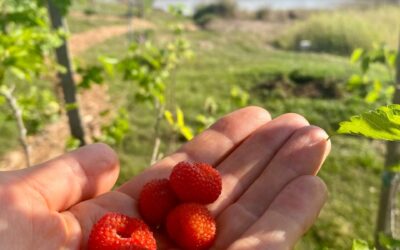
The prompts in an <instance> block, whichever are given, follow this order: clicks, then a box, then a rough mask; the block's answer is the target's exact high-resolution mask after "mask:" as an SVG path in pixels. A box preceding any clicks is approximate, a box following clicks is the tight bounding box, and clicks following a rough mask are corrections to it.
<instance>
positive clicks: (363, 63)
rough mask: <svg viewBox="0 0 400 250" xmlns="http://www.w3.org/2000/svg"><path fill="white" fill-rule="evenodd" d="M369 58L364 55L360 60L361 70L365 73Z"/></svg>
mask: <svg viewBox="0 0 400 250" xmlns="http://www.w3.org/2000/svg"><path fill="white" fill-rule="evenodd" d="M369 63H370V58H369V57H364V58H362V60H361V71H362V72H363V73H364V74H365V73H366V72H367V71H368V69H369Z"/></svg>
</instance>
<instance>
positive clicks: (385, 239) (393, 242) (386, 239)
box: [379, 233, 400, 249]
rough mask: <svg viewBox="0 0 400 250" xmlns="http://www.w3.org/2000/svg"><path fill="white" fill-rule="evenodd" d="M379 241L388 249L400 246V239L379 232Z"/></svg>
mask: <svg viewBox="0 0 400 250" xmlns="http://www.w3.org/2000/svg"><path fill="white" fill-rule="evenodd" d="M379 243H380V244H381V245H382V246H384V247H385V248H386V249H397V248H399V247H400V240H398V239H394V238H393V237H390V236H388V235H386V234H384V233H379Z"/></svg>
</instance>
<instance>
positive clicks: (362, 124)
mask: <svg viewBox="0 0 400 250" xmlns="http://www.w3.org/2000/svg"><path fill="white" fill-rule="evenodd" d="M337 132H338V133H339V134H358V135H363V136H365V137H369V138H373V139H381V140H389V141H398V140H400V105H398V104H393V105H389V106H383V107H380V108H378V109H377V110H371V111H368V112H365V113H363V114H361V115H357V116H353V117H351V118H350V121H343V122H341V123H340V124H339V129H338V131H337Z"/></svg>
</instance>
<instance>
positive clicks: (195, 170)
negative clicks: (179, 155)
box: [169, 162, 222, 204]
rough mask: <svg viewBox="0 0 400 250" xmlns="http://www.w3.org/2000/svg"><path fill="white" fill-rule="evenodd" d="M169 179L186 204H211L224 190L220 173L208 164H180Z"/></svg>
mask: <svg viewBox="0 0 400 250" xmlns="http://www.w3.org/2000/svg"><path fill="white" fill-rule="evenodd" d="M169 179H170V183H171V187H172V189H173V190H174V192H175V193H176V195H177V196H178V197H179V199H181V200H182V201H184V202H195V203H201V204H210V203H213V202H214V201H215V200H216V199H218V197H219V195H220V194H221V190H222V180H221V176H220V174H219V172H218V171H217V170H216V169H214V168H213V167H212V166H210V165H208V164H207V163H190V162H180V163H178V164H177V165H176V166H175V167H174V168H173V170H172V172H171V175H170V177H169Z"/></svg>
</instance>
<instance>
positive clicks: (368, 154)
mask: <svg viewBox="0 0 400 250" xmlns="http://www.w3.org/2000/svg"><path fill="white" fill-rule="evenodd" d="M116 11H118V13H120V9H118V8H116ZM149 19H150V20H152V21H153V22H154V23H156V24H157V25H158V28H157V29H156V31H155V32H154V36H153V37H152V38H151V39H153V40H154V41H156V42H157V41H163V40H166V39H168V37H169V33H168V32H167V31H166V29H165V28H164V27H163V26H161V25H162V24H165V23H167V22H168V20H171V19H170V17H168V16H165V15H152V16H149ZM70 22H71V23H72V24H73V26H72V27H74V28H73V29H71V30H73V31H74V32H79V31H83V30H86V29H87V28H88V27H89V26H88V25H87V23H86V21H82V20H78V19H72V20H70ZM103 24H104V23H96V22H93V23H91V24H90V25H93V26H94V27H96V26H100V25H103ZM90 27H92V26H90ZM185 36H186V38H187V39H188V40H190V41H191V43H192V46H193V50H194V52H195V57H194V58H193V59H192V60H190V61H187V62H185V63H184V64H183V65H182V66H180V67H179V69H178V71H177V72H176V73H175V75H174V79H175V88H174V93H175V94H174V97H175V100H174V102H175V103H177V104H179V105H180V106H181V107H182V109H183V111H184V112H185V114H186V116H187V117H186V119H187V120H188V122H189V124H193V123H194V119H195V116H196V115H197V114H200V113H204V112H205V111H204V101H205V99H206V98H207V97H212V98H213V99H214V100H215V101H216V103H217V106H218V108H217V111H216V115H215V116H221V115H223V114H225V113H227V112H229V111H231V110H233V109H235V108H236V107H235V106H234V105H232V104H231V102H230V99H229V95H230V94H229V92H230V89H231V87H232V86H234V85H237V86H240V87H241V88H243V89H245V90H247V91H248V92H249V94H250V104H255V105H259V106H262V107H264V108H266V109H268V110H269V111H270V112H271V114H272V115H273V116H278V115H279V114H282V113H285V112H296V113H299V114H301V115H303V116H305V117H306V118H307V119H308V120H309V121H310V122H311V123H312V124H315V125H318V126H321V127H322V128H324V129H326V130H327V131H328V133H330V134H333V133H334V131H335V130H336V129H337V124H338V122H340V121H341V120H344V119H347V118H349V117H350V116H351V115H353V114H356V113H359V112H361V111H364V110H366V109H368V108H369V107H368V106H367V105H366V104H365V103H363V102H362V101H361V100H357V98H353V97H352V96H351V95H350V94H349V93H347V91H346V89H345V86H344V83H345V81H346V79H347V78H348V77H349V76H350V75H351V74H352V73H354V72H358V67H357V66H355V65H352V64H350V63H349V59H348V58H345V57H341V56H335V55H329V54H317V53H297V52H289V51H283V50H274V49H271V48H270V47H269V46H266V44H264V42H262V41H261V40H259V39H257V35H256V34H242V33H228V34H224V35H223V36H221V35H219V34H218V33H216V32H213V31H204V30H195V31H189V32H187V33H186V34H185ZM243 37H246V39H243ZM127 47H128V41H127V39H126V37H125V36H121V37H115V38H112V39H110V40H107V41H106V42H104V43H102V44H100V45H98V46H95V47H93V48H91V49H89V50H88V51H86V52H85V53H83V54H81V55H80V57H79V58H78V59H79V60H81V61H85V62H86V63H93V62H95V61H96V59H97V57H98V55H101V54H105V55H112V56H116V57H121V56H122V55H124V53H126V49H127ZM371 74H372V76H374V77H378V78H383V77H384V74H383V69H381V68H379V67H374V69H373V71H372V73H371ZM107 84H108V85H109V87H110V95H111V100H114V101H113V103H114V104H115V105H122V106H125V107H127V108H128V110H129V117H130V122H131V125H132V126H131V129H130V132H129V133H128V134H127V135H126V137H125V139H124V140H123V142H122V143H121V145H119V146H117V147H116V150H117V151H118V154H119V157H120V159H121V166H122V170H121V176H120V179H119V180H118V183H119V184H120V183H122V182H124V181H126V180H128V179H129V178H131V177H132V176H133V175H135V174H137V173H138V172H140V171H141V170H142V169H144V168H145V167H147V166H148V163H149V161H150V157H151V149H152V143H153V126H154V111H153V110H151V108H150V107H149V106H146V105H144V104H135V103H132V102H131V99H130V98H127V96H129V91H128V92H127V91H126V84H125V83H124V82H122V81H121V80H118V79H112V80H111V79H108V80H107ZM304 86H306V87H304ZM287 89H292V90H293V92H288V91H287ZM310 89H311V90H312V91H313V93H315V94H314V95H312V96H310V95H308V94H307V93H308V91H310ZM130 91H132V93H133V92H134V91H135V90H134V89H132V90H130ZM121 93H122V94H121ZM169 105H170V104H169ZM0 121H1V120H0ZM0 124H1V125H0V126H1V127H0V129H2V131H5V133H2V136H0V145H1V146H0V155H1V154H2V153H4V152H5V151H6V149H7V148H10V147H13V146H15V144H16V143H15V137H16V133H15V128H14V127H13V125H12V124H11V123H9V122H0ZM3 134H4V136H3ZM174 138H175V137H174V136H173V135H171V132H170V131H169V130H168V128H167V126H163V134H162V139H163V142H164V143H163V144H162V147H161V151H162V152H163V153H165V154H168V153H170V152H172V151H173V150H174V149H175V148H176V147H178V146H179V145H180V144H181V143H183V141H182V140H181V141H177V140H175V139H174ZM332 145H333V147H332V153H331V155H330V156H329V158H328V159H327V162H326V164H325V165H324V167H323V169H322V170H321V172H320V176H321V177H322V178H323V179H324V180H325V182H326V183H327V185H328V189H329V192H330V198H329V201H328V203H327V204H326V206H325V208H324V209H323V211H322V213H321V215H320V218H319V220H318V222H317V223H316V225H315V226H314V227H313V228H312V229H311V230H310V232H309V233H307V234H306V235H305V237H304V238H303V239H302V240H301V242H299V244H298V245H297V247H296V249H298V250H310V249H311V250H312V249H316V250H318V249H349V248H350V246H351V241H352V239H353V238H363V239H367V240H369V241H372V234H373V230H374V223H375V214H376V210H377V203H378V195H379V185H380V175H379V173H380V169H381V167H382V165H383V153H384V144H383V143H380V142H374V141H370V140H366V139H360V138H355V137H345V136H334V137H333V138H332Z"/></svg>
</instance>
